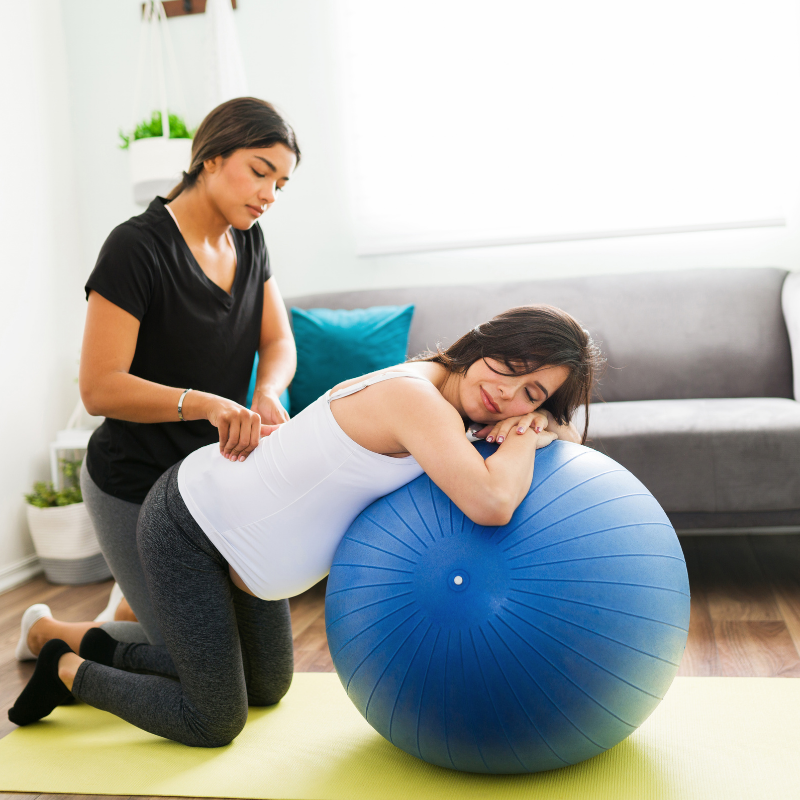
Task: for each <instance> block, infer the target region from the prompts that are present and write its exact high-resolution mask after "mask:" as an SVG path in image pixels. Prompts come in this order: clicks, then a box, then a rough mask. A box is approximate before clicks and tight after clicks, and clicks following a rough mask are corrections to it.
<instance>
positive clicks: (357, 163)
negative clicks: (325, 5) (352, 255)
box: [337, 0, 800, 254]
mask: <svg viewBox="0 0 800 800" xmlns="http://www.w3.org/2000/svg"><path fill="white" fill-rule="evenodd" d="M337 8H338V9H339V12H338V13H339V15H340V17H339V22H340V25H339V28H340V37H339V38H340V43H341V58H342V65H343V71H342V74H343V76H344V96H345V118H346V124H347V140H348V143H349V146H350V148H351V162H352V174H353V176H354V181H355V201H356V211H357V215H358V249H359V253H360V254H379V253H391V252H411V251H415V250H429V249H449V248H451V247H464V246H480V245H486V244H493V243H494V244H503V243H516V242H535V241H548V240H550V241H558V240H562V239H564V240H567V239H571V238H594V237H602V236H616V235H637V234H642V233H655V232H666V231H673V232H681V231H686V230H702V229H707V228H711V229H713V228H726V227H732V228H736V227H753V226H767V225H782V224H785V214H786V207H787V200H788V198H789V193H790V192H792V191H800V187H798V186H797V185H796V183H795V182H794V181H795V179H796V178H797V169H795V161H796V156H795V152H796V151H800V141H799V140H798V136H797V134H798V126H797V119H796V117H797V113H796V109H797V106H798V98H799V97H800V68H799V67H798V60H797V55H796V52H797V51H798V50H799V49H800V48H798V29H799V27H800V26H798V14H797V3H795V2H790V0H760V2H759V1H757V0H752V2H736V0H727V2H721V1H720V0H713V1H712V0H691V2H685V1H684V0H677V2H671V3H649V2H642V0H605V2H597V0H593V1H592V2H585V1H584V2H552V0H549V2H543V1H542V0H509V1H504V2H497V3H486V2H480V3H479V2H474V1H473V0H459V2H453V0H446V1H445V0H404V1H403V2H375V0H341V2H339V3H338V4H337Z"/></svg>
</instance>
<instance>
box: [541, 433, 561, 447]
mask: <svg viewBox="0 0 800 800" xmlns="http://www.w3.org/2000/svg"><path fill="white" fill-rule="evenodd" d="M556 439H558V436H556V434H555V433H553V431H542V432H541V433H537V434H536V449H537V450H541V448H542V447H547V445H549V444H550V443H551V442H554V441H555V440H556Z"/></svg>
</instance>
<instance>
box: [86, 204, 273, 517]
mask: <svg viewBox="0 0 800 800" xmlns="http://www.w3.org/2000/svg"><path fill="white" fill-rule="evenodd" d="M165 203H166V201H165V200H164V199H163V198H161V197H157V198H156V199H155V200H153V202H152V203H151V204H150V206H149V207H148V209H147V211H145V212H144V213H143V214H139V215H138V216H136V217H131V219H129V220H128V221H127V222H123V223H122V224H121V225H119V226H118V227H116V228H115V229H114V230H113V231H112V232H111V234H110V235H109V237H108V239H106V241H105V244H104V245H103V247H102V249H101V250H100V255H99V257H98V259H97V264H96V265H95V268H94V270H93V271H92V274H91V275H90V276H89V280H88V281H87V282H86V297H87V299H88V297H89V292H90V291H95V292H97V293H98V294H100V295H102V296H103V297H105V299H106V300H109V301H111V302H112V303H114V305H117V306H119V307H120V308H122V309H124V310H125V311H127V312H128V313H130V314H133V316H134V317H136V319H138V320H139V322H140V327H139V336H138V339H137V341H136V351H135V353H134V356H133V361H132V363H131V367H130V374H131V375H136V376H138V377H139V378H144V379H145V380H148V381H153V382H154V383H161V384H165V385H167V386H176V387H179V388H183V389H188V388H192V389H198V390H200V391H204V392H211V393H213V394H217V395H220V396H222V397H227V398H229V399H230V400H234V401H235V402H237V403H242V404H244V402H245V400H246V397H247V389H248V385H249V382H250V375H251V373H252V369H253V359H254V357H255V354H256V352H257V351H258V345H259V339H260V335H261V316H262V310H263V304H264V282H265V281H266V280H267V279H268V278H269V277H270V274H271V273H270V268H269V259H268V256H267V249H266V246H265V245H264V236H263V234H262V232H261V228H260V227H259V225H258V223H256V224H255V225H253V227H252V228H250V229H249V230H247V231H240V230H237V229H235V228H232V229H231V233H232V234H233V241H234V243H235V246H236V257H237V258H236V275H235V277H234V282H233V287H232V288H231V293H230V294H228V293H227V292H225V291H224V290H223V289H221V288H220V287H219V286H217V285H216V284H215V283H214V282H213V281H211V280H210V279H209V278H208V277H207V276H206V274H205V273H204V272H203V270H202V269H201V268H200V265H199V264H198V263H197V261H196V259H195V257H194V256H193V255H192V252H191V250H189V247H188V245H187V244H186V241H185V240H184V238H183V236H182V235H181V233H180V231H179V230H178V227H177V225H176V224H175V221H174V220H173V219H172V217H171V216H170V213H169V212H168V211H167V209H166V208H165ZM216 441H219V434H218V432H217V429H216V428H215V427H214V426H213V425H211V423H209V422H208V421H206V420H196V421H193V422H180V421H179V420H178V407H177V404H176V406H175V422H158V423H152V424H144V423H137V422H124V421H122V420H117V419H110V418H109V419H106V420H105V422H104V423H103V424H102V425H101V426H100V427H99V428H98V429H97V430H96V431H95V432H94V434H93V435H92V438H91V440H90V441H89V449H88V452H87V459H86V466H87V468H88V470H89V474H90V475H91V476H92V480H93V481H94V482H95V483H96V484H97V485H98V486H99V487H100V488H101V489H102V490H103V491H104V492H106V493H107V494H110V495H113V496H114V497H118V498H120V499H122V500H128V501H130V502H132V503H141V502H142V501H143V500H144V498H145V496H146V495H147V492H148V491H149V490H150V487H151V486H152V485H153V484H154V483H155V482H156V480H157V479H158V477H159V476H160V475H161V474H162V473H163V472H165V471H166V470H167V469H168V468H169V467H170V466H172V465H173V464H175V463H176V462H177V461H180V460H181V459H182V458H185V457H186V456H187V455H189V453H191V452H193V451H194V450H196V449H197V448H198V447H202V446H203V445H207V444H211V443H212V442H216Z"/></svg>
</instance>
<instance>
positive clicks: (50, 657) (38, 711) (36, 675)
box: [8, 639, 73, 725]
mask: <svg viewBox="0 0 800 800" xmlns="http://www.w3.org/2000/svg"><path fill="white" fill-rule="evenodd" d="M71 652H73V650H72V648H71V647H70V646H69V645H68V644H67V643H66V642H64V641H62V640H61V639H51V640H50V641H49V642H47V644H45V646H44V647H43V648H42V651H41V652H40V653H39V657H38V658H37V659H36V669H34V671H33V675H31V679H30V680H29V681H28V685H27V686H26V687H25V688H24V689H23V690H22V694H20V696H19V697H18V698H17V702H16V703H14V705H13V706H12V707H11V708H9V709H8V718H9V719H10V720H11V721H12V722H13V723H14V724H15V725H29V724H30V723H31V722H36V720H38V719H41V718H42V717H46V716H47V715H48V714H49V713H50V712H51V711H52V710H53V709H54V708H55V707H56V706H57V705H60V704H61V703H63V702H64V701H66V700H68V699H69V698H70V697H71V696H72V694H71V692H70V690H69V689H67V687H66V686H65V685H64V683H63V682H62V681H61V679H60V678H59V677H58V660H59V659H60V658H61V656H63V655H64V653H71Z"/></svg>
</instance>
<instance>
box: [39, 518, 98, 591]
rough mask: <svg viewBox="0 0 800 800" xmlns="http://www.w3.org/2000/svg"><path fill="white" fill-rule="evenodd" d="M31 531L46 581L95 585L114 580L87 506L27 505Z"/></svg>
mask: <svg viewBox="0 0 800 800" xmlns="http://www.w3.org/2000/svg"><path fill="white" fill-rule="evenodd" d="M27 511H28V527H29V528H30V531H31V538H32V539H33V544H34V547H35V548H36V554H37V555H38V556H39V561H40V563H41V565H42V567H43V568H44V572H45V577H46V578H47V580H49V581H52V582H53V583H72V584H74V583H95V582H97V581H104V580H106V579H108V578H110V577H111V570H109V568H108V565H107V564H106V561H105V559H104V558H103V554H102V553H101V552H100V543H99V542H98V541H97V535H96V534H95V532H94V528H93V527H92V523H91V520H90V519H89V513H88V511H87V510H86V504H85V503H73V504H72V505H69V506H57V507H55V508H37V507H36V506H32V505H28V506H27Z"/></svg>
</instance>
